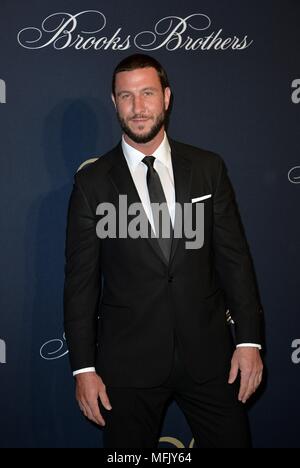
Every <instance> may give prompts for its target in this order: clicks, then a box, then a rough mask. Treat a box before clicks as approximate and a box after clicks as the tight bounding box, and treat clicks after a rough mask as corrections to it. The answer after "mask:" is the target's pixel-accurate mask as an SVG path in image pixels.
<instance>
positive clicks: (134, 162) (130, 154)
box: [122, 132, 172, 173]
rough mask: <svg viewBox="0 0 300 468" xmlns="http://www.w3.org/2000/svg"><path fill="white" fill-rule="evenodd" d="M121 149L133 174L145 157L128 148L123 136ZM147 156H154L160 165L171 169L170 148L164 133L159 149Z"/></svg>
mask: <svg viewBox="0 0 300 468" xmlns="http://www.w3.org/2000/svg"><path fill="white" fill-rule="evenodd" d="M122 149H123V153H124V156H125V158H126V161H127V164H128V166H129V169H130V171H131V172H132V173H133V172H134V171H135V170H136V168H137V166H138V165H139V164H140V162H141V161H142V159H143V158H144V157H145V155H144V153H141V152H140V151H138V150H137V149H135V148H133V147H132V146H130V145H129V144H128V143H127V142H126V141H125V138H124V135H123V137H122ZM149 156H154V157H155V158H156V159H157V160H158V161H159V162H160V163H162V164H163V165H164V166H166V167H167V168H168V169H171V167H172V161H171V148H170V144H169V141H168V137H167V134H166V132H165V133H164V139H163V141H162V142H161V144H160V145H159V147H158V148H157V149H156V150H155V151H154V153H153V154H152V155H150V154H149Z"/></svg>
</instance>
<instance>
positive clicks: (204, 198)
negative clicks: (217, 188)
mask: <svg viewBox="0 0 300 468" xmlns="http://www.w3.org/2000/svg"><path fill="white" fill-rule="evenodd" d="M210 197H211V193H209V194H208V195H203V196H202V197H197V198H192V203H196V202H198V201H202V200H206V199H207V198H210Z"/></svg>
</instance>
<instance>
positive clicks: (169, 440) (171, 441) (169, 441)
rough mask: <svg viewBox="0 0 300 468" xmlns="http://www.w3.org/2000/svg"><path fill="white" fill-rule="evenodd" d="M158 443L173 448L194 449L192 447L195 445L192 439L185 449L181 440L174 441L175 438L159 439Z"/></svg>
mask: <svg viewBox="0 0 300 468" xmlns="http://www.w3.org/2000/svg"><path fill="white" fill-rule="evenodd" d="M159 442H161V443H165V444H170V445H174V447H176V448H194V445H195V439H192V440H191V442H190V443H189V446H188V447H185V445H184V444H183V443H182V442H181V440H179V439H176V438H175V437H161V438H160V439H159Z"/></svg>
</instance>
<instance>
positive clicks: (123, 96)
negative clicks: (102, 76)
mask: <svg viewBox="0 0 300 468" xmlns="http://www.w3.org/2000/svg"><path fill="white" fill-rule="evenodd" d="M128 98H129V94H122V95H121V99H128Z"/></svg>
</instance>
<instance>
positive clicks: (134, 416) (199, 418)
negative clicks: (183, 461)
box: [99, 341, 251, 449]
mask: <svg viewBox="0 0 300 468" xmlns="http://www.w3.org/2000/svg"><path fill="white" fill-rule="evenodd" d="M228 375H229V370H227V369H226V372H224V374H222V375H219V376H216V377H215V378H214V379H211V380H209V381H207V382H205V383H202V384H199V383H197V382H195V381H194V380H193V379H192V378H191V377H190V376H189V374H188V373H187V372H186V369H185V366H184V362H183V360H182V358H181V352H180V349H179V345H178V342H177V341H175V347H174V359H173V366H172V371H171V373H170V375H169V377H168V379H167V380H166V382H165V383H164V384H162V385H160V386H159V387H153V388H119V387H109V386H107V393H108V396H109V399H110V402H111V405H112V410H111V411H107V410H106V409H105V408H104V407H103V405H102V404H101V403H99V404H100V411H101V413H102V415H103V417H104V419H105V422H106V425H105V427H104V434H103V442H104V447H105V448H152V449H155V448H157V447H158V441H159V436H160V429H161V423H162V419H163V415H164V412H165V408H166V405H167V403H168V402H169V401H170V400H172V399H174V400H175V401H176V402H177V404H178V406H179V407H180V408H181V410H182V411H183V413H184V414H185V417H186V419H187V422H188V424H189V426H190V428H191V431H192V433H193V436H194V439H195V446H196V447H197V448H250V447H251V445H250V431H249V425H248V420H247V416H246V412H245V408H244V406H243V404H242V403H240V402H239V401H238V399H237V396H238V390H239V382H236V383H234V384H231V385H230V384H228V383H227V380H228Z"/></svg>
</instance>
